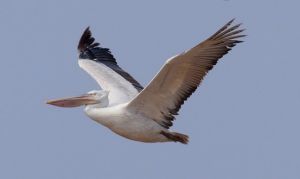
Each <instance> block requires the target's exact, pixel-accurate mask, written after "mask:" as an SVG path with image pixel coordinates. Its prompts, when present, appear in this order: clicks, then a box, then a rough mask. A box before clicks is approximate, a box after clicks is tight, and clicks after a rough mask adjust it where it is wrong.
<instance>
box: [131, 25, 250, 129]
mask: <svg viewBox="0 0 300 179" xmlns="http://www.w3.org/2000/svg"><path fill="white" fill-rule="evenodd" d="M232 22H233V20H231V21H230V22H228V23H227V24H226V25H225V26H223V27H222V28H221V29H220V30H219V31H217V32H216V33H215V34H213V35H212V36H211V37H209V38H208V39H207V40H205V41H203V42H202V43H200V44H198V45H197V46H195V47H193V48H192V49H190V50H188V51H186V52H184V53H182V54H180V55H177V56H175V57H173V58H171V59H169V60H167V62H166V63H165V65H164V66H163V67H162V69H161V70H160V71H159V73H158V74H157V75H156V76H155V77H154V79H153V80H152V81H151V82H150V83H149V84H148V86H147V87H146V88H145V89H144V90H142V91H141V93H139V94H138V96H136V97H135V98H134V99H133V100H132V101H131V102H130V103H129V104H128V108H131V109H132V110H135V111H137V113H141V114H142V115H144V116H146V117H148V118H150V119H153V120H154V121H156V122H157V123H159V124H160V125H161V126H163V127H165V128H169V127H170V126H172V121H173V120H174V118H175V117H174V116H175V115H177V113H178V111H179V109H180V107H181V105H182V104H183V103H184V101H185V100H186V99H187V98H188V97H190V96H191V95H192V93H193V92H194V91H195V90H196V89H197V87H198V86H199V84H200V83H201V81H202V80H203V78H204V77H205V75H206V74H207V73H208V72H209V70H211V69H212V68H213V66H214V65H215V64H216V63H217V62H218V60H219V59H220V58H222V57H223V56H224V55H225V54H227V53H228V51H230V50H231V48H232V47H234V46H235V45H236V44H237V43H240V42H242V41H241V40H240V38H241V37H244V36H245V35H242V34H241V33H242V32H243V31H244V29H240V28H239V27H240V24H237V25H232Z"/></svg>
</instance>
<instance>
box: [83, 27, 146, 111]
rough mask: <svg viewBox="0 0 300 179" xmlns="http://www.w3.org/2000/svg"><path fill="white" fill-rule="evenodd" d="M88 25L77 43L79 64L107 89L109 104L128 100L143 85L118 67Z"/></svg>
mask: <svg viewBox="0 0 300 179" xmlns="http://www.w3.org/2000/svg"><path fill="white" fill-rule="evenodd" d="M94 41H95V39H94V38H93V37H92V33H91V31H90V30H89V27H88V28H86V29H85V31H84V32H83V34H82V36H81V38H80V41H79V44H78V52H79V61H78V63H79V66H80V67H81V68H82V69H84V70H85V71H86V72H87V73H88V74H90V75H91V76H92V77H93V78H94V79H95V80H96V81H97V83H98V84H99V85H100V86H101V88H102V89H104V90H108V91H109V96H108V98H109V105H110V106H112V105H116V104H120V103H124V102H128V101H130V100H131V99H133V98H134V97H135V96H136V95H137V94H138V93H139V92H140V91H141V90H142V89H143V87H142V86H141V85H140V84H139V83H138V82H137V81H136V80H135V79H134V78H133V77H132V76H131V75H130V74H129V73H127V72H126V71H124V70H123V69H122V68H120V67H119V66H118V64H117V62H116V59H115V58H114V56H113V55H112V54H111V52H110V50H109V49H108V48H102V47H100V44H99V43H97V42H94Z"/></svg>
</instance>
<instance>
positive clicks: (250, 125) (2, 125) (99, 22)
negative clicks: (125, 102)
mask: <svg viewBox="0 0 300 179" xmlns="http://www.w3.org/2000/svg"><path fill="white" fill-rule="evenodd" d="M299 7H300V2H299V1H296V0H294V1H293V0H290V1H283V0H281V1H278V0H265V1H260V0H251V1H238V0H205V1H181V2H179V1H176V2H175V1H148V2H141V1H106V2H104V1H99V0H94V1H92V0H84V1H59V0H52V1H44V2H43V1H40V0H27V1H14V0H11V1H1V2H0V22H1V28H0V39H1V41H0V49H1V65H0V81H1V93H0V97H1V103H0V111H1V113H0V178H2V179H24V178H26V179H83V178H88V179H96V178H97V179H99V178H105V179H114V178H125V179H153V178H156V179H166V178H172V179H182V178H187V179H199V178H203V179H204V178H205V179H220V178H222V179H283V178H284V179H299V178H300V153H299V151H300V141H299V136H300V130H299V127H300V112H299V111H300V83H299V78H300V70H299V68H300V59H299V50H300V48H299V40H300V23H299V17H300V13H299ZM232 18H236V22H242V23H243V27H245V28H247V31H246V32H245V33H246V34H247V35H248V36H247V37H246V38H245V43H242V44H238V45H237V46H236V47H234V49H233V50H232V51H231V52H230V53H229V54H228V55H226V56H225V57H224V58H223V60H221V61H220V62H219V63H218V64H217V66H216V67H215V68H214V69H213V70H212V71H211V72H210V73H209V75H208V76H207V78H206V79H205V81H204V83H202V85H201V86H200V88H198V90H197V92H195V93H194V94H193V96H192V97H191V98H190V99H189V100H188V102H186V103H185V105H184V106H183V108H182V109H181V111H180V115H179V116H178V117H177V120H176V122H175V126H174V127H173V129H174V130H176V131H179V132H182V133H186V134H189V135H190V143H189V144H188V145H182V144H179V143H160V144H145V143H138V142H134V141H129V140H127V139H124V138H122V137H119V136H117V135H115V134H113V133H112V132H110V131H109V130H108V129H106V128H104V127H102V126H101V125H98V124H96V123H95V122H93V121H92V120H90V119H89V118H88V117H87V116H85V114H84V113H83V109H82V108H72V109H63V108H56V107H53V106H49V105H46V104H45V101H46V100H48V99H52V98H57V97H66V96H73V95H78V94H82V93H85V92H87V91H90V90H92V89H98V88H99V87H98V86H97V84H96V82H95V81H94V80H93V79H92V78H90V77H89V76H88V75H87V74H86V73H85V72H84V71H82V70H81V69H80V68H79V67H78V65H77V50H76V46H77V43H78V40H79V37H80V35H81V33H82V32H83V30H84V29H85V28H86V27H87V26H91V30H92V32H93V34H94V36H95V37H96V39H97V41H99V42H101V44H102V46H104V47H109V48H110V49H111V51H112V52H113V54H114V55H115V57H116V58H117V60H118V62H119V64H120V66H121V67H123V68H124V69H126V70H127V71H128V72H130V73H131V74H132V75H133V76H134V77H135V78H136V79H137V80H138V81H140V82H141V84H143V85H146V84H147V83H148V82H149V80H151V78H152V77H153V76H154V74H155V73H156V72H157V71H158V70H159V68H160V67H161V65H162V64H163V63H164V62H165V60H166V59H167V58H169V57H171V56H173V55H175V54H178V53H180V52H182V51H183V50H187V49H189V48H191V47H193V46H194V45H196V44H197V43H198V42H200V41H202V40H204V39H205V38H207V37H208V36H209V35H211V34H212V33H214V32H215V31H216V30H218V28H220V27H221V26H222V25H224V24H225V23H226V22H228V21H229V20H230V19H232Z"/></svg>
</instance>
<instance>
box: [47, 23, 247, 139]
mask: <svg viewBox="0 0 300 179" xmlns="http://www.w3.org/2000/svg"><path fill="white" fill-rule="evenodd" d="M233 21H234V19H232V20H231V21H229V22H228V23H227V24H225V25H224V26H223V27H222V28H221V29H220V30H218V31H217V32H216V33H215V34H213V35H212V36H211V37H209V38H208V39H206V40H205V41H203V42H201V43H200V44H198V45H196V46H195V47H193V48H192V49H190V50H187V51H185V52H183V53H181V54H179V55H176V56H174V57H172V58H170V59H168V60H167V61H166V62H165V64H164V65H163V67H162V68H161V69H160V71H159V72H158V73H157V74H156V75H155V77H154V78H153V79H152V81H151V82H150V83H149V84H148V85H147V86H146V87H145V88H143V86H142V85H141V84H140V83H139V82H137V81H136V80H135V79H134V78H133V77H132V76H131V75H130V74H129V73H127V72H126V71H124V70H123V69H122V68H121V67H119V65H118V64H117V61H116V59H115V58H114V56H113V54H112V53H111V52H110V50H109V49H108V48H103V47H101V46H100V44H99V43H97V42H95V39H94V38H93V37H92V33H91V31H90V30H89V27H88V28H86V29H85V31H84V32H83V34H82V36H81V38H80V40H79V44H78V52H79V60H78V63H79V66H80V67H81V68H82V69H84V70H85V71H86V72H87V73H88V74H89V75H90V76H91V77H93V78H94V79H95V80H96V81H97V83H98V84H99V85H100V87H101V88H102V89H103V90H93V91H90V92H88V93H87V94H85V95H82V96H78V97H70V98H62V99H56V100H50V101H48V102H47V104H51V105H55V106H59V107H77V106H81V105H84V106H85V108H84V111H85V113H86V114H87V116H89V117H90V118H91V119H93V120H95V121H96V122H98V123H100V124H102V125H104V126H106V127H107V128H109V129H110V130H112V131H113V132H115V133H117V134H119V135H121V136H123V137H125V138H128V139H131V140H135V141H140V142H149V143H153V142H169V141H173V142H181V143H183V144H187V143H188V139H189V137H188V136H187V135H185V134H181V133H177V132H173V131H171V130H169V128H170V127H171V126H172V125H173V121H174V119H175V116H176V115H178V111H179V109H180V107H181V106H182V104H183V103H184V101H185V100H186V99H187V98H188V97H190V96H191V94H192V93H193V92H194V91H195V90H196V88H197V87H198V86H199V84H200V83H201V81H202V80H203V78H204V76H205V75H206V74H207V73H208V71H209V70H211V69H212V68H213V66H214V65H215V64H216V63H217V62H218V60H219V59H220V58H221V57H223V56H224V55H225V54H227V53H228V51H230V50H231V48H232V47H234V46H235V45H236V44H237V43H240V42H242V41H241V40H240V38H242V37H244V36H245V35H243V34H241V32H243V31H244V29H240V25H241V24H237V25H232V22H233Z"/></svg>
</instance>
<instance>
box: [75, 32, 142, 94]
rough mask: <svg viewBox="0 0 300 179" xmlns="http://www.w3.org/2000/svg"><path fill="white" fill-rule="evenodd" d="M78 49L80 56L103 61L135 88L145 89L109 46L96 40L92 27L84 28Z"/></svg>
mask: <svg viewBox="0 0 300 179" xmlns="http://www.w3.org/2000/svg"><path fill="white" fill-rule="evenodd" d="M77 49H78V52H79V58H81V59H89V60H93V61H96V62H99V63H102V64H104V65H106V66H108V67H109V68H111V69H112V70H114V71H115V72H116V73H118V74H119V75H121V76H122V77H123V78H125V79H126V80H127V81H129V82H130V83H131V84H132V85H133V86H134V88H136V89H137V90H138V92H140V91H141V90H142V89H143V86H142V85H141V84H140V83H139V82H138V81H136V80H135V79H134V78H133V77H132V76H131V75H130V74H129V73H127V72H126V71H124V70H123V69H122V68H121V67H120V66H119V65H118V64H117V61H116V59H115V58H114V56H113V54H112V53H111V51H110V50H109V49H108V48H103V47H101V46H100V43H98V42H95V38H94V37H93V36H92V32H91V31H90V27H87V28H86V29H85V30H84V32H83V34H82V36H81V38H80V40H79V43H78V47H77Z"/></svg>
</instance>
